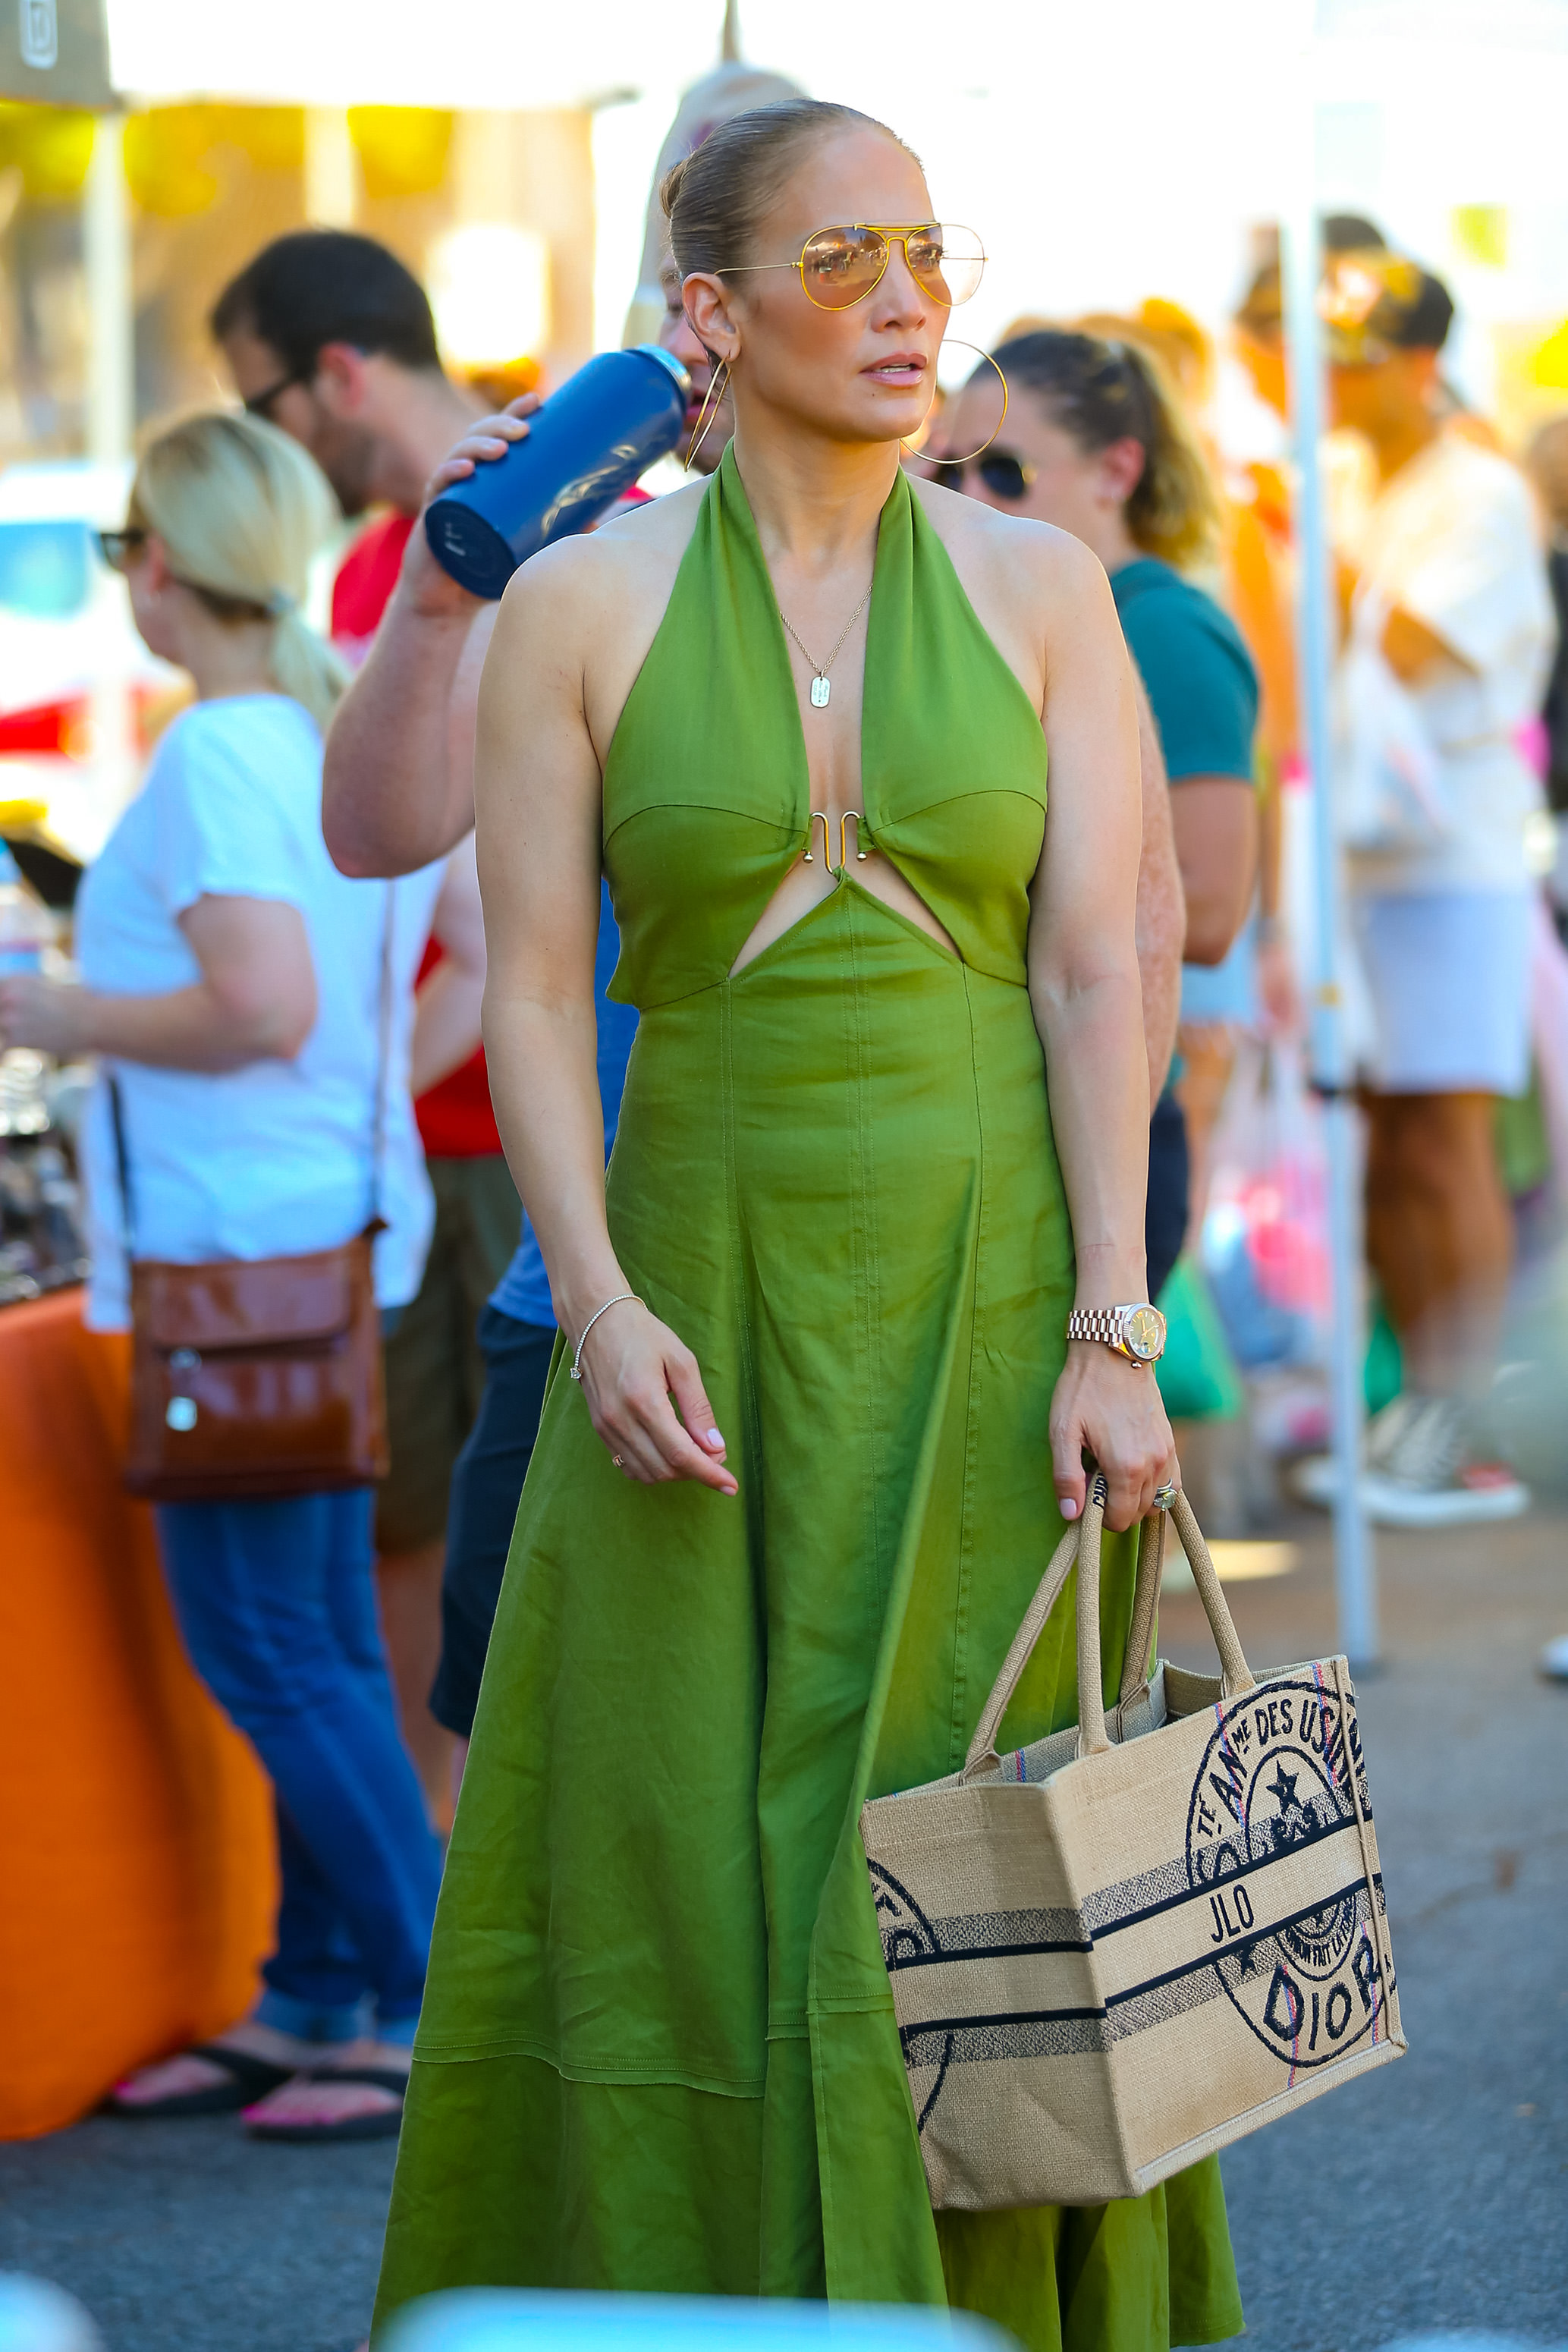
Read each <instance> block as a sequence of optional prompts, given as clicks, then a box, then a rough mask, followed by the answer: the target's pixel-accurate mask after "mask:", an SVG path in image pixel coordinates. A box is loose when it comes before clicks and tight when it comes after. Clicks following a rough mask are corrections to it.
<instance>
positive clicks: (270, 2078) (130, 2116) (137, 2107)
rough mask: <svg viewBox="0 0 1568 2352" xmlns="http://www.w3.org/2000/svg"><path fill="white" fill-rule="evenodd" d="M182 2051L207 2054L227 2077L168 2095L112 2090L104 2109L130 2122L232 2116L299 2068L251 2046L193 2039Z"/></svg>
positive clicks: (186, 2054) (191, 2054) (189, 2054)
mask: <svg viewBox="0 0 1568 2352" xmlns="http://www.w3.org/2000/svg"><path fill="white" fill-rule="evenodd" d="M181 2055H182V2056H183V2057H186V2058H204V2059H205V2060H206V2061H207V2063H208V2064H209V2065H211V2066H221V2067H222V2068H223V2070H224V2072H225V2074H226V2075H227V2076H228V2078H229V2079H228V2081H227V2082H226V2083H212V2084H209V2085H208V2087H207V2088H206V2089H205V2090H204V2091H177V2092H175V2093H173V2094H172V2095H171V2096H170V2097H169V2098H167V2099H149V2100H142V2099H138V2100H134V2101H133V2100H131V2099H120V2098H117V2097H116V2096H115V2095H114V2093H113V2092H112V2091H111V2092H110V2095H109V2096H108V2098H107V2099H105V2101H104V2103H103V2108H102V2112H103V2113H104V2114H105V2115H109V2116H125V2117H126V2118H127V2120H128V2121H130V2122H131V2123H143V2122H150V2123H171V2122H173V2121H174V2120H175V2119H176V2118H178V2117H182V2116H232V2115H233V2114H234V2113H235V2110H236V2109H238V2108H240V2107H249V2106H254V2105H255V2104H256V2100H257V2099H265V2098H266V2096H267V2093H268V2092H269V2091H276V2090H277V2086H278V2084H280V2083H288V2082H292V2080H293V2078H294V2076H295V2075H296V2074H298V2071H299V2070H298V2067H297V2066H275V2065H273V2064H272V2063H271V2062H270V2060H268V2059H266V2058H253V2057H252V2056H251V2054H250V2053H249V2051H248V2050H230V2049H228V2048H226V2047H225V2044H224V2043H223V2042H193V2043H192V2045H191V2047H190V2049H189V2050H186V2051H183V2052H182V2053H181Z"/></svg>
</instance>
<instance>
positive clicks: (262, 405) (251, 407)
mask: <svg viewBox="0 0 1568 2352" xmlns="http://www.w3.org/2000/svg"><path fill="white" fill-rule="evenodd" d="M309 381H310V379H309V376H308V374H306V373H305V372H304V371H303V370H302V369H300V368H290V369H289V371H288V373H287V375H280V376H279V377H278V379H277V383H269V384H268V385H267V390H266V391H265V392H253V393H252V394H251V396H250V398H249V399H248V400H247V401H246V404H245V413H246V415H247V416H259V417H260V419H261V421H262V423H263V424H264V425H270V424H271V422H272V404H273V402H274V401H275V400H281V399H282V397H283V395H284V394H285V393H286V392H287V390H288V387H289V385H290V384H295V383H309Z"/></svg>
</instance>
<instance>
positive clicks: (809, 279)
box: [724, 221, 986, 310]
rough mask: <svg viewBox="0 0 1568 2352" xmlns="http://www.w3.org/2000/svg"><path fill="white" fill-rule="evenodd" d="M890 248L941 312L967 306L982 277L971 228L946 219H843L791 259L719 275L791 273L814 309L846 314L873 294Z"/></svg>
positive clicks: (982, 253) (982, 256)
mask: <svg viewBox="0 0 1568 2352" xmlns="http://www.w3.org/2000/svg"><path fill="white" fill-rule="evenodd" d="M895 245H901V246H902V247H904V260H905V262H906V263H907V264H908V267H909V274H910V276H911V277H912V278H914V280H915V284H916V285H917V286H918V287H920V288H921V289H922V291H923V292H925V293H926V294H929V295H930V297H931V299H932V300H933V301H934V302H939V303H940V304H941V305H942V307H943V309H944V310H952V309H953V308H954V307H955V306H956V304H958V303H959V302H967V300H968V299H969V297H970V296H971V295H972V294H973V293H974V292H975V290H976V289H977V287H978V285H979V283H980V279H981V278H982V276H983V275H984V273H985V268H986V250H985V247H984V246H982V244H981V243H980V240H979V238H978V237H977V236H976V235H975V232H974V230H973V229H972V228H957V227H956V226H954V225H953V224H952V223H951V222H950V221H849V222H844V223H841V224H839V225H837V226H833V227H830V228H819V229H814V230H813V231H812V233H811V235H810V236H809V237H808V238H807V239H806V242H805V244H804V245H803V246H802V247H800V253H799V254H798V255H797V257H796V258H795V259H794V260H793V261H748V262H743V263H741V264H740V265H738V266H737V268H734V269H727V270H726V271H725V272H724V275H725V276H726V277H727V278H735V277H749V276H750V275H752V273H753V272H755V271H757V270H759V269H793V270H796V271H798V272H799V274H800V283H801V285H802V286H803V287H804V288H805V289H806V293H807V296H808V297H809V299H810V300H811V301H813V302H814V303H815V304H816V306H817V308H818V310H852V308H853V307H854V305H855V304H856V303H857V302H863V301H864V300H865V298H866V296H867V295H868V294H874V293H875V291H876V289H877V288H878V287H879V286H880V285H881V284H882V281H883V278H884V277H885V276H886V275H887V265H888V263H889V262H890V261H891V260H892V258H893V248H894V246H895Z"/></svg>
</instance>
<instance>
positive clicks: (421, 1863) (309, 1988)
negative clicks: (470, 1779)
mask: <svg viewBox="0 0 1568 2352" xmlns="http://www.w3.org/2000/svg"><path fill="white" fill-rule="evenodd" d="M373 1499H374V1498H373V1496H372V1495H371V1490H370V1488H369V1487H359V1488H355V1489H354V1490H352V1491H351V1492H349V1493H343V1494H331V1495H300V1496H292V1497H290V1498H288V1499H287V1500H285V1501H279V1502H256V1503H164V1504H161V1505H160V1506H159V1507H158V1511H157V1514H156V1517H157V1523H158V1540H159V1544H160V1546H161V1548H162V1554H163V1565H164V1570H165V1573H166V1575H167V1577H168V1580H169V1585H170V1589H171V1591H172V1596H173V1601H174V1612H175V1615H176V1616H177V1617H178V1619H179V1622H180V1630H181V1632H182V1633H183V1636H184V1640H185V1646H186V1648H187V1650H188V1651H189V1652H190V1655H191V1660H192V1663H193V1665H194V1666H195V1669H196V1672H197V1673H198V1674H199V1675H201V1677H202V1680H203V1681H204V1683H205V1684H206V1685H207V1687H208V1689H209V1690H210V1691H211V1692H212V1693H213V1695H214V1697H215V1698H216V1699H217V1700H218V1702H219V1704H220V1705H221V1706H223V1708H224V1709H225V1713H227V1714H228V1715H229V1716H230V1717H232V1719H233V1721H234V1722H235V1724H237V1725H238V1727H239V1728H240V1730H241V1731H243V1732H244V1733H245V1734H246V1737H247V1738H249V1739H250V1740H251V1742H252V1743H253V1745H254V1746H255V1748H256V1753H257V1754H258V1755H259V1756H260V1758H261V1760H262V1763H263V1764H264V1765H265V1766H266V1768H267V1773H268V1774H269V1776H270V1778H271V1780H272V1785H273V1790H274V1794H275V1797H276V1801H277V1843H278V1853H279V1858H280V1861H281V1864H282V1874H283V1900H282V1903H281V1905H280V1906H279V1909H278V1915H277V1950H276V1951H275V1952H274V1954H273V1956H272V1958H270V1959H269V1960H268V1961H267V1964H266V1966H265V1967H264V1969H263V1970H262V1975H263V1977H264V1978H265V1979H266V1982H267V1992H266V1994H265V1995H264V1996H263V2000H262V2004H261V2006H260V2008H259V2009H258V2010H257V2011H256V2014H257V2016H259V2017H262V2018H264V2019H265V2020H266V2021H267V2023H269V2024H273V2025H277V2026H278V2027H280V2028H281V2029H282V2030H284V2031H286V2032H297V2033H302V2034H304V2035H306V2036H307V2037H308V2038H310V2039H314V2040H322V2041H329V2040H334V2039H339V2038H341V2037H344V2036H346V2035H348V2034H350V2033H352V2032H355V2031H356V2030H358V2029H359V2027H360V2026H361V2022H362V2021H363V2020H364V2012H365V2010H366V2008H367V2006H368V2005H369V2003H371V2002H373V2004H374V2009H375V2013H376V2023H377V2030H378V2031H380V2032H382V2034H383V2035H384V2036H385V2037H386V2038H388V2039H391V2040H394V2041H406V2040H408V2039H410V2038H411V2037H412V2034H413V2023H414V2021H415V2020H416V2019H417V2017H418V2015H419V2004H420V1997H421V1994H422V1993H423V1989H424V1966H425V1959H426V1957H427V1954H428V1952H429V1948H430V1930H431V1925H432V1922H433V1921H434V1916H435V1896H436V1890H437V1888H438V1886H439V1885H440V1881H441V1852H440V1848H439V1846H438V1845H437V1843H436V1841H435V1837H434V1832H432V1830H431V1827H430V1823H429V1820H428V1818H427V1816H426V1813H425V1810H424V1798H423V1794H422V1792H421V1790H420V1785H419V1780H418V1779H417V1777H416V1775H415V1772H414V1769H413V1764H412V1763H411V1762H410V1760H409V1755H408V1750H407V1749H406V1748H404V1746H403V1744H402V1738H401V1736H400V1734H399V1731H398V1726H397V1715H396V1711H395V1708H394V1705H393V1701H392V1685H391V1684H390V1683H389V1681H388V1679H387V1672H386V1664H385V1659H384V1656H383V1654H382V1638H381V1628H380V1625H379V1623H378V1622H377V1618H376V1604H375V1588H374V1583H373V1580H372V1568H373V1562H372V1553H371V1510H372V1505H373Z"/></svg>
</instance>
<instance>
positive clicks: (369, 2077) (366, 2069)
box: [245, 2066, 408, 2142]
mask: <svg viewBox="0 0 1568 2352" xmlns="http://www.w3.org/2000/svg"><path fill="white" fill-rule="evenodd" d="M291 2079H293V2080H298V2081H300V2082H305V2083H373V2084H374V2085H375V2087H376V2089H377V2090H379V2091H395V2092H396V2093H397V2100H398V2104H397V2105H396V2106H395V2107H384V2108H382V2109H381V2110H380V2112H379V2113H377V2114H375V2115H373V2116H344V2117H343V2118H342V2120H341V2121H340V2122H338V2123H319V2124H318V2123H300V2124H275V2123H272V2122H270V2121H269V2120H268V2118H267V2116H260V2117H258V2118H257V2120H256V2122H254V2123H253V2122H252V2121H251V2120H250V2118H249V2117H248V2116H247V2117H246V2126H245V2127H246V2131H247V2133H248V2134H249V2135H250V2137H251V2138H252V2139H277V2140H293V2141H296V2142H317V2141H326V2140H340V2139H395V2138H396V2137H397V2136H398V2133H399V2132H400V2131H401V2129H402V2101H403V2095H404V2093H405V2092H406V2091H407V2089H408V2076H407V2075H406V2074H399V2073H398V2072H397V2070H396V2068H395V2067H392V2066H310V2067H307V2068H306V2069H305V2070H304V2071H303V2072H302V2073H301V2074H298V2076H295V2077H292V2078H291Z"/></svg>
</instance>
